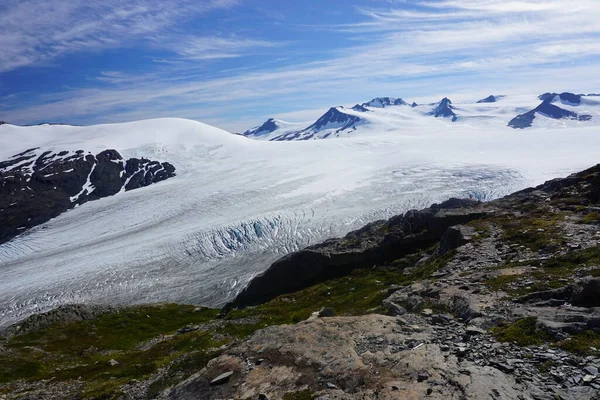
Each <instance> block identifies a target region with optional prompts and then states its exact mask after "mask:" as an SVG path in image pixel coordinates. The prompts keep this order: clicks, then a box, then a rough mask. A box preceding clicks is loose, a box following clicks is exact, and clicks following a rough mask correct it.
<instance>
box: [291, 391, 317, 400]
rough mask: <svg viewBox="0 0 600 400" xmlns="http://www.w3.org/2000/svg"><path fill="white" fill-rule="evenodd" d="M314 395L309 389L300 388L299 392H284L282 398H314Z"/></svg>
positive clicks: (306, 399)
mask: <svg viewBox="0 0 600 400" xmlns="http://www.w3.org/2000/svg"><path fill="white" fill-rule="evenodd" d="M315 398H316V396H315V395H314V394H312V392H311V391H310V390H302V391H300V392H293V393H286V394H285V395H284V396H283V400H314V399H315Z"/></svg>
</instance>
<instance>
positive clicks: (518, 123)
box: [508, 93, 592, 129]
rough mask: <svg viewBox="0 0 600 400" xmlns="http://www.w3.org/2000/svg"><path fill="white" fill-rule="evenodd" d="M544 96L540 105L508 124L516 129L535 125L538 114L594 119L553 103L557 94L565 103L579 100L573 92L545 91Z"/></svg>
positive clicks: (583, 119) (559, 117)
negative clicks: (534, 121)
mask: <svg viewBox="0 0 600 400" xmlns="http://www.w3.org/2000/svg"><path fill="white" fill-rule="evenodd" d="M563 95H565V96H563ZM542 96H543V97H544V100H543V101H542V103H541V104H540V105H539V106H537V107H536V108H534V109H533V110H531V111H528V112H526V113H524V114H520V115H517V116H516V117H515V118H513V119H512V120H511V121H510V122H509V123H508V126H510V127H512V128H514V129H524V128H529V127H531V126H532V125H533V120H534V119H535V118H536V116H537V115H538V114H539V115H542V116H544V117H547V118H551V119H571V120H577V121H589V120H591V119H592V116H591V115H579V114H577V113H576V112H573V111H569V110H565V109H564V108H560V107H558V106H556V105H554V104H552V101H554V99H555V98H556V96H559V98H560V99H561V101H563V102H564V103H565V104H572V103H570V101H569V100H573V101H575V100H577V98H576V97H571V96H578V95H573V94H572V93H562V94H560V95H557V94H555V93H545V94H543V95H542ZM542 96H540V99H541V98H542ZM578 97H579V101H580V102H581V96H578ZM567 99H568V100H567ZM574 104H579V103H574Z"/></svg>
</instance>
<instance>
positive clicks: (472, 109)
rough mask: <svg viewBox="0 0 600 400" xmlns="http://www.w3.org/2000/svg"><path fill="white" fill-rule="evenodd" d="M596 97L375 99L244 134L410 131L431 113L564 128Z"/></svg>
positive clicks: (583, 118)
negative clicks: (467, 100)
mask: <svg viewBox="0 0 600 400" xmlns="http://www.w3.org/2000/svg"><path fill="white" fill-rule="evenodd" d="M597 96H598V95H596V94H588V95H585V94H574V93H568V92H564V93H544V94H542V95H540V96H536V97H533V96H530V97H527V96H504V95H490V96H488V97H486V98H484V99H481V100H478V101H475V102H471V103H453V102H452V101H451V100H450V99H449V98H447V97H444V98H443V99H442V100H440V101H439V102H436V103H429V104H417V103H416V102H413V103H412V104H409V103H408V102H407V101H405V100H404V99H402V98H395V97H376V98H374V99H372V100H370V101H368V102H365V103H362V104H356V105H354V106H353V107H344V106H338V107H332V108H330V109H329V110H328V111H327V112H326V113H325V114H323V115H322V116H321V117H319V118H318V119H317V120H316V121H315V122H313V123H309V124H302V123H290V122H285V121H281V120H277V119H274V118H270V119H268V120H267V121H266V122H265V123H264V124H262V125H260V126H257V127H255V128H252V129H249V130H247V131H246V132H244V133H243V134H242V135H243V136H246V137H249V138H252V139H260V140H272V141H289V140H312V139H330V138H336V137H344V136H353V135H356V134H361V133H363V132H369V133H374V132H377V131H390V130H394V129H410V128H412V127H414V126H418V125H422V124H429V123H433V122H432V121H431V120H430V118H431V117H433V118H436V119H438V120H439V121H444V123H447V122H451V123H469V124H473V123H481V124H486V125H489V124H491V123H493V124H497V125H499V126H504V127H510V128H514V129H525V128H530V127H533V126H536V125H539V126H545V125H549V126H556V127H560V126H563V125H564V124H566V123H568V121H574V122H577V123H581V122H589V121H591V120H593V119H594V118H598V117H600V101H599V100H597V99H594V98H593V97H597ZM539 101H541V103H539ZM534 121H535V122H534ZM553 124H554V125H553Z"/></svg>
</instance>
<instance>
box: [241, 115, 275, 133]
mask: <svg viewBox="0 0 600 400" xmlns="http://www.w3.org/2000/svg"><path fill="white" fill-rule="evenodd" d="M277 129H279V125H278V124H277V120H276V119H275V118H269V119H268V120H266V121H265V122H264V123H263V124H262V125H260V126H257V127H254V128H252V129H248V130H247V131H246V132H244V133H242V135H243V136H264V135H268V134H269V133H271V132H274V131H276V130H277Z"/></svg>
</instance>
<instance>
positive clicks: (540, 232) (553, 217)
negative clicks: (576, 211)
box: [494, 210, 566, 251]
mask: <svg viewBox="0 0 600 400" xmlns="http://www.w3.org/2000/svg"><path fill="white" fill-rule="evenodd" d="M565 215H566V214H564V213H549V212H544V211H540V210H537V211H532V212H530V213H527V214H525V215H520V216H518V215H517V216H510V217H501V218H496V219H494V222H496V223H497V224H498V225H499V226H500V227H501V228H502V230H503V234H502V238H503V239H504V240H506V241H508V242H510V243H516V244H519V245H522V246H525V247H527V248H529V249H531V250H532V251H540V250H549V251H552V250H553V249H555V248H556V247H558V246H561V245H563V244H564V243H563V242H564V239H563V234H562V232H561V230H560V228H559V226H558V223H559V222H560V221H562V220H564V218H565Z"/></svg>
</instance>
